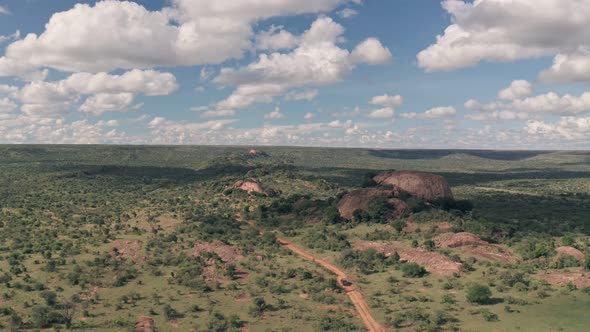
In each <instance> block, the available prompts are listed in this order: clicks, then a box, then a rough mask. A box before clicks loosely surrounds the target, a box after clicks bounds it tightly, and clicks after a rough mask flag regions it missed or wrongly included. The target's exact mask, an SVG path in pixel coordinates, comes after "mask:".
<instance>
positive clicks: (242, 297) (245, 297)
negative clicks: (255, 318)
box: [234, 294, 250, 303]
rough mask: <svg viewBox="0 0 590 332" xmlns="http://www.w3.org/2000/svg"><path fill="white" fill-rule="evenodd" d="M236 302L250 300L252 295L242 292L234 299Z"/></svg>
mask: <svg viewBox="0 0 590 332" xmlns="http://www.w3.org/2000/svg"><path fill="white" fill-rule="evenodd" d="M234 300H235V301H236V302H240V303H242V302H250V297H249V296H248V295H246V294H240V295H238V297H236V298H235V299H234Z"/></svg>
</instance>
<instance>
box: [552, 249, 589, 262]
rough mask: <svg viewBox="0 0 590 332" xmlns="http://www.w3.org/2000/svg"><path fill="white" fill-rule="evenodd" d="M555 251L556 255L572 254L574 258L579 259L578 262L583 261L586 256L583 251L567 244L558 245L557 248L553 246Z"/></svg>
mask: <svg viewBox="0 0 590 332" xmlns="http://www.w3.org/2000/svg"><path fill="white" fill-rule="evenodd" d="M555 252H556V253H557V257H559V256H563V255H566V256H573V257H574V258H575V259H577V260H579V261H580V262H583V261H584V260H585V259H586V256H585V255H584V253H583V252H581V251H580V250H578V249H576V248H574V247H569V246H566V247H558V248H555Z"/></svg>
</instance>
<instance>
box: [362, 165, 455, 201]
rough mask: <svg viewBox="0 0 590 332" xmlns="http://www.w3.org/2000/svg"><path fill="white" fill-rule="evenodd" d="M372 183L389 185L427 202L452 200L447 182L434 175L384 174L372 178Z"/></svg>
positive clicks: (403, 172)
mask: <svg viewBox="0 0 590 332" xmlns="http://www.w3.org/2000/svg"><path fill="white" fill-rule="evenodd" d="M373 181H375V182H377V183H379V184H384V185H391V186H393V188H394V189H395V190H399V191H401V192H406V193H408V194H410V195H412V196H414V197H418V198H421V199H424V200H427V201H434V200H436V199H439V198H449V199H453V192H452V191H451V188H450V187H449V183H448V182H447V180H446V179H445V178H444V177H442V176H440V175H436V174H429V173H421V172H406V171H396V172H384V173H381V174H378V175H376V176H375V177H373Z"/></svg>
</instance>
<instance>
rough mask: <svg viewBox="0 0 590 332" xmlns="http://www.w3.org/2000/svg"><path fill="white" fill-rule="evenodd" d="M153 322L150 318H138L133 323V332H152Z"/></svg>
mask: <svg viewBox="0 0 590 332" xmlns="http://www.w3.org/2000/svg"><path fill="white" fill-rule="evenodd" d="M154 327H155V322H154V319H153V318H152V317H147V316H144V317H139V319H138V320H137V321H136V322H135V332H154Z"/></svg>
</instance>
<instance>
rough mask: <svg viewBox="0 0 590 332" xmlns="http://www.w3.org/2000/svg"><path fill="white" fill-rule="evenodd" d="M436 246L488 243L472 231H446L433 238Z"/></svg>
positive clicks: (453, 246)
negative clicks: (446, 232)
mask: <svg viewBox="0 0 590 332" xmlns="http://www.w3.org/2000/svg"><path fill="white" fill-rule="evenodd" d="M434 243H436V246H437V247H440V248H457V247H464V246H469V245H475V246H477V245H486V244H489V243H487V242H486V241H483V240H482V239H481V238H480V237H479V236H477V235H475V234H473V233H467V232H461V233H448V234H442V235H440V236H438V237H436V239H434Z"/></svg>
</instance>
